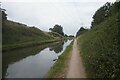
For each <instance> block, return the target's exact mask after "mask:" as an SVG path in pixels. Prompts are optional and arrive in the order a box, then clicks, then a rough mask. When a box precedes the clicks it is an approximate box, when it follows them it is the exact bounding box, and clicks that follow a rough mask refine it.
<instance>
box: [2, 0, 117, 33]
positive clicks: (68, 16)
mask: <svg viewBox="0 0 120 80" xmlns="http://www.w3.org/2000/svg"><path fill="white" fill-rule="evenodd" d="M108 1H109V2H115V0H99V1H98V0H9V1H8V0H2V1H1V2H2V3H1V4H2V8H4V9H6V13H7V14H8V19H9V20H13V21H16V22H21V23H24V24H27V25H29V26H36V27H38V28H39V29H41V30H44V31H49V28H51V27H53V26H54V25H55V24H59V25H61V26H62V27H63V29H64V32H65V33H66V34H73V35H75V34H76V32H77V31H78V29H79V28H80V27H81V26H83V27H86V28H90V25H91V21H92V16H93V14H94V13H95V11H96V10H97V9H98V8H99V7H101V6H102V5H104V4H105V3H106V2H108Z"/></svg>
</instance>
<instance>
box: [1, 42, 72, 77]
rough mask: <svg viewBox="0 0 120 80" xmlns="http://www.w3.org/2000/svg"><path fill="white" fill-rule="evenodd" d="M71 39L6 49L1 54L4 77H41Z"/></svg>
mask: <svg viewBox="0 0 120 80" xmlns="http://www.w3.org/2000/svg"><path fill="white" fill-rule="evenodd" d="M70 43H71V40H67V41H63V42H61V41H60V42H59V43H55V44H53V45H52V44H51V45H49V46H46V47H43V48H40V47H41V46H36V47H31V48H24V49H19V50H14V51H8V52H5V53H4V54H3V63H4V64H3V69H4V71H3V72H4V77H5V78H43V77H44V76H45V75H46V74H47V72H48V71H49V70H50V68H51V67H52V66H53V64H54V63H55V62H56V60H57V59H58V56H60V55H61V54H62V53H63V52H64V50H65V49H66V47H67V46H68V45H69V44H70Z"/></svg>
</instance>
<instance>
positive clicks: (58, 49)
mask: <svg viewBox="0 0 120 80" xmlns="http://www.w3.org/2000/svg"><path fill="white" fill-rule="evenodd" d="M63 45H64V42H60V43H59V44H58V45H55V46H51V47H49V49H50V51H53V50H54V51H55V53H60V52H61V51H62V50H63Z"/></svg>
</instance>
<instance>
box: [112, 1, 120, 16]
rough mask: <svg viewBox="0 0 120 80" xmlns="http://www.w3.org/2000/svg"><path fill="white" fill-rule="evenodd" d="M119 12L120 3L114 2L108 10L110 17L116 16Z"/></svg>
mask: <svg viewBox="0 0 120 80" xmlns="http://www.w3.org/2000/svg"><path fill="white" fill-rule="evenodd" d="M119 11H120V2H115V3H114V4H113V5H112V7H111V9H110V15H113V14H116V13H117V12H119Z"/></svg>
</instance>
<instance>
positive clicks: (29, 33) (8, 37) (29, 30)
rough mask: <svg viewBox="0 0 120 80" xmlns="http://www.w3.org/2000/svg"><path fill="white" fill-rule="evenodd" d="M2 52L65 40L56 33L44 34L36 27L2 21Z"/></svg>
mask: <svg viewBox="0 0 120 80" xmlns="http://www.w3.org/2000/svg"><path fill="white" fill-rule="evenodd" d="M2 31H3V32H2V33H3V36H2V47H3V51H8V50H13V49H18V48H24V47H31V46H36V45H43V44H46V43H52V42H56V41H60V40H63V39H65V38H64V37H63V36H61V35H60V34H58V33H52V32H44V31H42V30H40V29H38V28H36V27H34V26H33V27H30V26H27V25H25V24H22V23H18V22H13V21H10V20H5V21H3V27H2Z"/></svg>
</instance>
